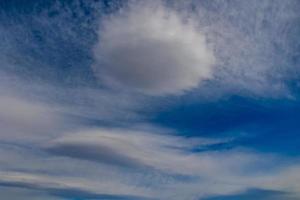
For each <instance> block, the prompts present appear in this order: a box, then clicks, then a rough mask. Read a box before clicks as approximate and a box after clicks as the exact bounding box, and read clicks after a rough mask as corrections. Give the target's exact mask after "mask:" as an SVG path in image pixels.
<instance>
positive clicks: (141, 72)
mask: <svg viewBox="0 0 300 200" xmlns="http://www.w3.org/2000/svg"><path fill="white" fill-rule="evenodd" d="M98 36H99V42H98V43H97V44H96V46H95V48H94V56H95V59H96V64H95V65H94V66H93V68H94V71H95V72H96V75H97V76H98V77H99V78H100V79H101V80H102V81H104V82H105V83H107V84H108V85H110V86H111V85H113V86H115V87H119V88H122V89H129V90H137V91H140V92H143V93H146V94H153V95H164V94H177V93H183V92H184V91H185V90H189V89H192V88H195V87H197V86H198V85H199V84H201V82H202V81H204V80H207V79H209V78H211V77H212V72H213V66H212V65H213V63H214V55H213V52H212V51H211V50H210V49H209V47H208V46H207V43H206V38H205V35H204V34H203V33H202V32H201V30H199V28H198V27H197V26H196V24H195V23H194V21H193V20H191V19H190V18H183V17H182V16H181V15H180V14H179V13H178V12H177V11H175V10H172V9H169V8H167V7H165V6H164V5H163V4H162V3H161V2H160V1H154V2H151V3H149V2H147V3H145V2H144V3H142V2H135V3H132V4H129V7H128V8H123V9H121V10H120V11H119V12H117V13H113V14H112V15H110V16H108V17H105V19H104V20H103V23H102V24H101V27H100V29H99V31H98Z"/></svg>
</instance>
